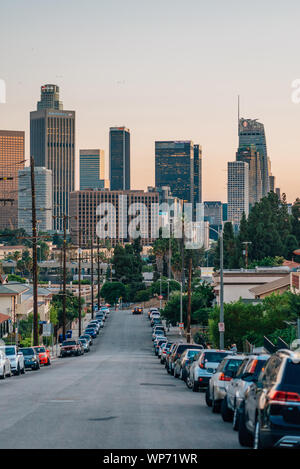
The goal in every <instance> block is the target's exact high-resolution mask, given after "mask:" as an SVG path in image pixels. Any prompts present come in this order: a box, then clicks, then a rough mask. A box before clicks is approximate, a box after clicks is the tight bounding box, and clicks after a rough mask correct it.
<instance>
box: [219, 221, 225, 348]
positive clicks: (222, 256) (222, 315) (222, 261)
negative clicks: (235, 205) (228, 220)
mask: <svg viewBox="0 0 300 469" xmlns="http://www.w3.org/2000/svg"><path fill="white" fill-rule="evenodd" d="M219 239H220V323H221V324H224V246H223V227H222V228H221V233H220V235H219ZM220 349H221V350H223V349H224V330H220Z"/></svg>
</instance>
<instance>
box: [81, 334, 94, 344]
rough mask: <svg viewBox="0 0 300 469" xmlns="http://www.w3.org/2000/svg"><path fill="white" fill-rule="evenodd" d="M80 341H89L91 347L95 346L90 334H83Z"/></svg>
mask: <svg viewBox="0 0 300 469" xmlns="http://www.w3.org/2000/svg"><path fill="white" fill-rule="evenodd" d="M79 339H86V340H87V341H88V344H89V345H90V346H91V345H93V338H92V336H91V335H90V334H81V336H80V337H79Z"/></svg>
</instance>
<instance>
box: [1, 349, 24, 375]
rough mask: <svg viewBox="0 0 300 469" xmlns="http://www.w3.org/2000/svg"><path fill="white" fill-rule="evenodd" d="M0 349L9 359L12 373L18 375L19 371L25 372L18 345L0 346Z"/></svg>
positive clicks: (22, 357) (22, 356)
mask: <svg viewBox="0 0 300 469" xmlns="http://www.w3.org/2000/svg"><path fill="white" fill-rule="evenodd" d="M0 350H2V352H4V353H5V355H6V356H7V358H8V359H9V361H10V366H11V371H12V372H13V374H14V375H19V374H20V373H21V374H22V375H23V374H24V373H25V362H24V355H23V353H22V352H19V349H18V347H17V346H16V345H5V346H3V347H0Z"/></svg>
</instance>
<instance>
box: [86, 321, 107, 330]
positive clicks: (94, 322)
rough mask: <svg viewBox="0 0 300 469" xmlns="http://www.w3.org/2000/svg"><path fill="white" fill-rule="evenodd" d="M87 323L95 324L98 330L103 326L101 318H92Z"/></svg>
mask: <svg viewBox="0 0 300 469" xmlns="http://www.w3.org/2000/svg"><path fill="white" fill-rule="evenodd" d="M89 324H97V326H99V330H100V329H101V328H102V327H103V326H104V322H103V321H102V319H93V320H92V321H90V322H89Z"/></svg>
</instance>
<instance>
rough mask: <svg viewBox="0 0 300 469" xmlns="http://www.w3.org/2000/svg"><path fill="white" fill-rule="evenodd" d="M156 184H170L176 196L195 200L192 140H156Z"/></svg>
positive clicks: (190, 200)
mask: <svg viewBox="0 0 300 469" xmlns="http://www.w3.org/2000/svg"><path fill="white" fill-rule="evenodd" d="M198 154H200V149H199V152H198ZM198 166H199V169H200V165H198ZM155 186H156V187H161V186H169V187H170V189H171V192H172V195H173V196H174V197H178V198H179V199H181V200H184V201H187V202H190V203H193V202H194V144H193V142H192V141H191V140H181V141H175V140H171V141H156V142H155Z"/></svg>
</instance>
